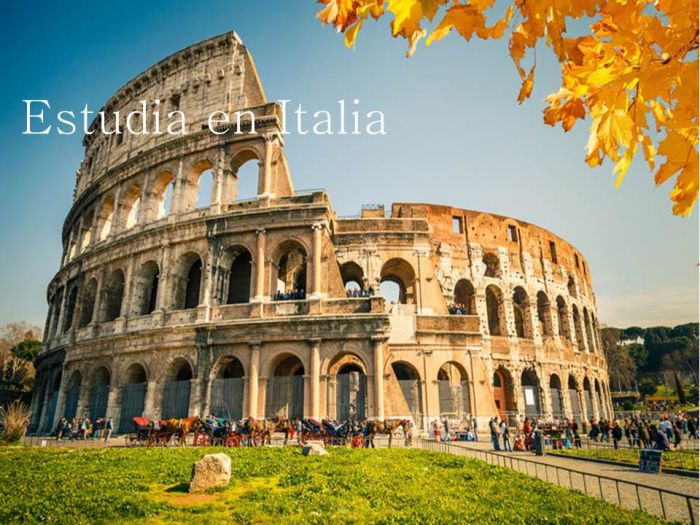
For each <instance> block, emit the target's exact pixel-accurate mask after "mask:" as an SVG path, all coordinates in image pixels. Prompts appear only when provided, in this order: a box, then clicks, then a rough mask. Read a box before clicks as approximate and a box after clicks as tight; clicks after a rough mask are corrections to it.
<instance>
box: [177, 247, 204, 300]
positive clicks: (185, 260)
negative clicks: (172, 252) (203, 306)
mask: <svg viewBox="0 0 700 525" xmlns="http://www.w3.org/2000/svg"><path fill="white" fill-rule="evenodd" d="M178 266H179V272H178V277H177V281H176V288H175V305H174V308H175V309H176V310H183V309H184V310H189V309H191V308H197V306H198V305H199V296H200V290H201V287H202V259H200V258H199V255H197V254H196V253H194V252H187V253H185V254H184V255H183V256H182V257H181V258H180V264H179V265H178Z"/></svg>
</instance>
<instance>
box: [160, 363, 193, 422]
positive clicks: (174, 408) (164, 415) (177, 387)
mask: <svg viewBox="0 0 700 525" xmlns="http://www.w3.org/2000/svg"><path fill="white" fill-rule="evenodd" d="M193 377H194V373H193V372H192V367H191V366H190V363H189V362H188V361H187V359H184V358H182V357H178V358H176V359H175V360H174V361H173V362H172V363H171V364H170V367H169V369H168V373H167V374H166V376H165V385H164V386H163V403H162V408H161V419H174V418H183V417H187V416H188V414H189V410H190V390H191V387H192V378H193Z"/></svg>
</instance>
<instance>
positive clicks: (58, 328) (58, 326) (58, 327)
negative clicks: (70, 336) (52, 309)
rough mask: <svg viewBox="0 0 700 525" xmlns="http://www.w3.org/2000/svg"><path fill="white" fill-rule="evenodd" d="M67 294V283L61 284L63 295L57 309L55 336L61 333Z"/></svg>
mask: <svg viewBox="0 0 700 525" xmlns="http://www.w3.org/2000/svg"><path fill="white" fill-rule="evenodd" d="M68 295H69V291H68V283H66V284H65V285H63V295H62V296H61V305H60V310H59V311H58V322H57V323H56V330H55V333H56V337H60V336H61V335H63V321H64V319H65V317H66V301H67V298H68Z"/></svg>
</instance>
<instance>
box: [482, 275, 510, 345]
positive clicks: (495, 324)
mask: <svg viewBox="0 0 700 525" xmlns="http://www.w3.org/2000/svg"><path fill="white" fill-rule="evenodd" d="M486 320H487V322H488V327H489V334H491V335H496V336H501V335H507V334H508V332H507V330H506V319H505V309H504V305H503V293H502V292H501V289H500V288H499V287H498V286H496V285H495V284H490V285H488V286H487V287H486Z"/></svg>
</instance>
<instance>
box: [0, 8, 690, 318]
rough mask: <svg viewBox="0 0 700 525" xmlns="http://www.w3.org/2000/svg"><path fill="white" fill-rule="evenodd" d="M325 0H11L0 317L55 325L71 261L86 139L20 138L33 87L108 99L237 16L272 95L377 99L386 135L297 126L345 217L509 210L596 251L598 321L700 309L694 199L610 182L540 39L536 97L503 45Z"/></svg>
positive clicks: (313, 176) (638, 174)
mask: <svg viewBox="0 0 700 525" xmlns="http://www.w3.org/2000/svg"><path fill="white" fill-rule="evenodd" d="M317 9H318V5H317V4H315V3H314V2H312V1H295V2H289V1H284V0H270V1H262V0H261V1H256V2H248V1H242V0H226V1H207V2H205V1H202V2H191V1H190V2H184V1H170V2H163V1H160V2H158V1H152V2H133V1H128V0H125V1H122V2H120V3H119V4H118V5H115V6H114V7H108V6H107V4H100V3H97V2H73V3H71V5H66V3H65V2H64V3H60V4H58V3H54V2H46V3H42V2H31V3H29V2H26V3H24V2H12V3H10V4H8V5H7V6H5V9H4V16H3V18H2V22H0V24H2V26H3V27H2V31H1V32H0V39H1V40H2V49H3V50H4V54H5V56H4V60H3V62H4V69H5V74H4V75H3V82H2V84H0V92H1V93H2V97H1V98H0V100H1V101H2V103H1V105H0V129H1V130H2V138H3V140H2V142H1V143H0V148H2V158H3V161H4V162H3V170H2V173H1V175H0V177H2V186H1V188H2V190H1V191H0V246H2V247H3V249H2V251H0V268H2V272H0V324H1V323H4V322H9V321H15V320H27V321H30V322H33V323H37V324H39V325H42V326H43V323H44V317H45V315H46V310H47V306H46V299H45V297H46V285H47V284H48V282H49V280H50V279H51V277H52V276H53V274H54V273H55V272H56V270H57V269H58V265H59V260H60V253H61V242H60V232H61V226H62V223H63V219H64V217H65V215H66V213H67V212H68V209H69V207H70V204H71V198H72V192H73V186H74V182H75V177H74V174H75V170H76V168H77V167H78V165H79V163H80V159H81V157H82V147H81V140H82V137H81V136H80V135H78V134H75V135H72V136H57V135H51V136H24V135H22V134H21V132H22V130H23V129H24V118H25V114H24V105H23V103H22V99H28V98H35V99H48V100H50V102H51V104H52V107H54V108H59V109H73V110H75V111H78V110H80V109H81V108H82V107H83V105H84V104H85V103H87V104H88V105H89V106H91V107H92V108H93V109H99V108H100V107H101V105H102V104H103V103H104V102H105V101H106V100H107V99H108V98H109V97H110V96H111V95H112V94H113V93H114V92H115V91H116V90H117V89H118V88H119V87H120V86H121V85H123V84H124V83H126V82H127V81H128V80H129V79H130V78H132V77H134V76H135V75H137V74H138V73H139V72H141V71H142V70H143V69H145V68H146V67H148V66H149V65H151V64H153V63H155V62H157V61H158V60H160V59H161V58H163V57H165V56H166V55H168V54H170V53H172V52H175V51H177V50H179V49H181V48H182V47H185V46H187V45H190V44H192V43H195V42H197V41H200V40H203V39H205V38H208V37H210V36H213V35H216V34H219V33H223V32H225V31H228V30H231V29H234V30H235V31H237V32H238V34H239V35H240V36H241V38H242V39H243V42H244V43H245V44H246V45H247V46H248V48H249V49H250V50H251V52H252V54H253V58H254V60H255V63H256V66H257V69H258V73H259V75H260V77H261V80H262V82H263V85H264V87H265V91H266V94H267V96H268V99H271V100H274V99H277V100H278V99H290V100H291V101H292V103H293V104H302V105H303V106H304V107H305V108H306V109H309V110H312V111H315V110H320V109H331V108H334V107H335V105H336V103H337V100H339V99H345V100H352V99H353V98H358V99H359V100H360V108H361V109H362V110H364V111H370V110H375V109H376V110H381V111H382V112H383V113H384V114H385V119H386V130H387V132H388V133H387V135H386V136H381V137H377V136H368V135H362V136H352V135H345V136H338V135H334V136H332V137H329V136H313V135H311V134H309V135H305V136H299V135H290V136H288V137H287V144H286V152H287V155H288V158H289V163H290V167H291V169H292V176H293V179H294V181H295V185H296V187H297V188H298V189H304V188H325V189H326V190H327V191H328V192H329V193H330V195H331V198H332V201H333V205H334V208H335V210H336V212H338V213H339V214H341V215H352V214H355V213H358V211H359V209H360V207H361V205H362V204H363V203H385V204H387V205H389V204H390V203H391V202H392V201H424V202H433V203H444V204H450V205H454V206H459V207H463V208H470V209H477V210H485V211H490V212H494V213H499V214H505V215H511V216H514V217H517V218H520V219H523V220H526V221H530V222H533V223H535V224H538V225H540V226H543V227H545V228H548V229H550V230H552V231H554V232H555V233H557V234H559V235H561V236H562V237H564V238H565V239H567V240H568V241H570V242H571V243H572V244H574V245H575V246H576V247H577V248H578V249H580V250H581V251H582V252H583V253H584V255H585V256H586V257H587V259H588V261H589V265H590V269H591V273H592V277H593V286H594V289H595V291H596V294H597V299H598V309H599V313H600V319H601V322H603V323H606V324H609V325H618V326H623V325H631V324H638V325H644V326H646V325H654V324H674V323H679V322H686V321H691V320H697V318H698V296H697V291H698V268H697V263H698V212H697V210H695V211H694V213H693V215H692V216H691V217H690V218H688V219H680V218H676V217H674V216H673V215H672V214H671V209H670V208H671V207H670V204H669V201H668V198H667V194H668V192H669V191H670V189H671V188H670V186H668V185H667V186H664V187H662V188H660V189H655V187H654V184H653V179H652V177H651V176H650V174H649V172H648V168H647V166H646V165H645V164H644V163H643V162H642V161H641V159H639V160H637V161H635V163H634V164H633V166H632V168H631V169H630V171H629V173H628V174H627V176H626V178H625V181H624V183H623V185H622V187H621V188H620V189H619V190H617V191H616V190H614V178H613V177H612V175H611V174H610V172H611V166H610V164H607V163H606V164H605V165H604V166H603V167H602V168H599V169H595V170H591V169H589V168H588V167H587V166H586V165H585V163H584V160H583V158H584V147H585V144H586V140H587V135H588V134H587V123H583V125H581V123H579V124H577V126H576V128H575V129H574V130H573V131H571V132H569V133H567V134H565V133H563V131H562V130H561V128H556V129H554V128H550V127H548V126H546V125H544V124H543V122H542V114H541V111H542V108H543V106H544V102H543V99H544V97H545V96H546V95H547V94H549V93H550V92H553V91H556V89H557V88H558V85H559V76H560V73H559V70H558V68H557V65H556V64H555V63H554V61H553V60H552V59H551V56H550V54H549V52H548V51H547V50H546V49H540V50H539V51H538V71H537V76H536V80H535V88H534V91H533V96H532V98H531V100H529V101H528V102H526V103H525V104H523V105H522V106H518V104H517V103H516V100H515V99H516V96H517V93H518V88H519V80H518V77H517V74H516V72H515V69H514V67H513V64H512V62H511V61H510V58H509V57H508V54H507V43H506V41H505V40H504V41H500V42H483V41H481V40H476V41H472V42H471V43H469V44H468V45H466V44H465V43H464V42H463V41H462V40H461V39H459V38H458V37H456V36H454V35H451V36H449V37H448V38H446V39H445V40H443V41H442V42H439V43H437V44H434V45H433V46H431V47H430V48H426V47H425V46H423V45H419V47H418V51H417V53H416V54H415V56H414V57H413V58H411V59H406V58H405V57H404V52H405V49H406V46H405V42H404V41H402V40H394V39H391V38H390V36H389V27H388V23H389V20H388V19H387V20H383V21H380V22H378V23H368V24H365V27H364V28H363V30H362V32H361V33H360V37H359V41H358V45H357V48H356V49H355V50H348V49H346V48H345V46H344V44H343V41H342V37H341V36H339V35H337V34H335V32H334V31H333V30H331V29H330V28H327V27H321V25H320V23H319V22H318V20H316V19H315V18H314V14H315V12H316V11H317Z"/></svg>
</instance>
